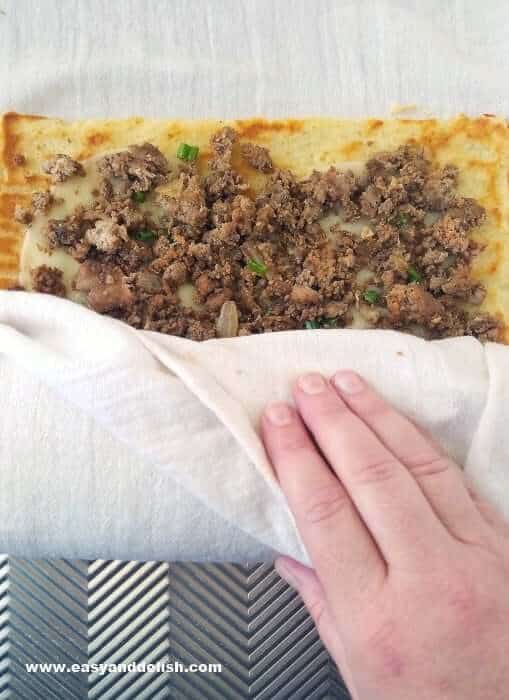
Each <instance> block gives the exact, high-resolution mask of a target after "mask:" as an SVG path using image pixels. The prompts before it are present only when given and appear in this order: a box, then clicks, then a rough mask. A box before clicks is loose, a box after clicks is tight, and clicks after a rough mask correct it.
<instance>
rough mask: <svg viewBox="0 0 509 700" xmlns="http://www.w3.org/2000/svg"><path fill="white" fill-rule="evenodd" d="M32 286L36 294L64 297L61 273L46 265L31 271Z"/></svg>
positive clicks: (55, 268)
mask: <svg viewBox="0 0 509 700" xmlns="http://www.w3.org/2000/svg"><path fill="white" fill-rule="evenodd" d="M32 286H33V288H34V289H35V291H36V292H42V293H43V294H53V296H56V297H65V296H66V289H65V285H64V279H63V273H62V270H59V269H58V267H48V266H47V265H40V266H39V267H36V268H35V270H32Z"/></svg>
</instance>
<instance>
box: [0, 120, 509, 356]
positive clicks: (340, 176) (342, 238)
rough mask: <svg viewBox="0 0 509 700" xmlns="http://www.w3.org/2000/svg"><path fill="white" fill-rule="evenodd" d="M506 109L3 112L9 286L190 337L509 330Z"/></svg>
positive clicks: (0, 191) (488, 335)
mask: <svg viewBox="0 0 509 700" xmlns="http://www.w3.org/2000/svg"><path fill="white" fill-rule="evenodd" d="M508 136H509V131H508V127H507V124H506V121H505V120H504V119H500V118H497V117H494V116H491V115H485V116H481V117H478V118H468V117H465V116H458V117H456V118H454V119H450V120H438V119H426V120H411V119H387V120H382V119H365V120H340V119H314V118H313V119H299V120H297V119H285V120H273V121H269V120H265V119H258V118H257V119H247V120H237V121H224V122H222V121H182V120H171V121H157V120H145V119H142V118H132V119H125V120H104V121H76V122H67V121H62V120H59V119H50V118H45V117H39V116H31V115H20V114H15V113H8V114H4V115H3V116H2V118H1V129H0V154H1V157H0V288H4V289H8V288H19V287H20V286H21V287H23V288H25V289H30V290H34V291H41V292H45V293H54V294H57V295H60V296H67V297H69V298H70V299H72V300H74V301H77V302H80V303H85V304H87V305H89V306H90V307H91V308H93V309H94V310H96V311H98V312H100V313H107V314H111V315H113V316H115V317H117V318H121V319H123V320H125V321H126V322H128V323H130V324H131V325H133V326H135V327H138V328H146V329H150V330H157V331H161V332H166V333H175V334H177V335H182V336H185V337H189V338H193V339H195V340H205V339H208V338H211V337H217V336H220V337H225V336H234V335H245V334H249V333H260V332H266V331H278V330H293V329H299V328H307V329H314V328H342V327H354V328H355V327H357V328H365V327H375V328H396V329H400V330H403V331H408V332H412V333H417V334H419V335H423V336H424V337H428V338H440V337H447V336H451V335H464V334H467V335H474V336H476V337H478V338H480V339H481V340H498V341H500V342H508V341H509V331H508V328H509V323H508V321H509V239H508V235H509V232H508V196H507V191H508V154H509V148H508V145H509V138H508Z"/></svg>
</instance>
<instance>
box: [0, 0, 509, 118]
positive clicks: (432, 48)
mask: <svg viewBox="0 0 509 700" xmlns="http://www.w3.org/2000/svg"><path fill="white" fill-rule="evenodd" d="M0 9H2V10H3V12H4V13H5V14H0V86H1V89H0V109H2V110H4V109H7V108H8V109H16V110H18V111H27V112H41V113H45V114H51V115H55V116H65V117H73V118H79V117H103V116H118V117H123V116H131V115H133V114H137V115H144V116H151V117H213V116H218V117H220V116H222V117H236V116H251V115H258V114H266V115H268V116H285V115H310V114H329V115H344V116H371V115H383V114H387V110H388V109H389V107H390V105H391V104H392V103H393V102H400V103H413V102H416V103H418V104H419V105H420V106H423V107H425V108H427V109H430V110H432V111H434V112H436V113H439V114H451V113H454V112H456V111H458V110H461V111H465V112H467V113H472V114H475V113H478V112H498V113H503V114H506V113H508V112H509V107H508V100H509V97H508V90H507V88H506V83H507V75H508V74H509V49H508V47H509V42H508V37H509V7H508V4H507V2H505V1H504V0H482V1H481V2H479V0H464V1H461V0H456V1H453V0H425V1H424V2H423V1H422V0H407V1H405V0H344V1H341V0H336V1H334V0H316V1H314V2H310V1H309V0H173V1H172V0H169V1H167V2H164V1H161V0H143V1H142V0H110V1H109V2H107V1H105V0H83V1H81V2H79V1H76V0H45V1H43V2H41V1H39V2H37V1H30V0H0Z"/></svg>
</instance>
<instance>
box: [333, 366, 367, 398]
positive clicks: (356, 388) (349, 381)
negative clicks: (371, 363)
mask: <svg viewBox="0 0 509 700" xmlns="http://www.w3.org/2000/svg"><path fill="white" fill-rule="evenodd" d="M332 381H333V382H334V386H335V387H336V388H337V389H339V391H341V392H342V393H343V394H358V393H359V392H360V391H362V390H363V389H364V386H365V385H364V381H363V380H362V379H361V378H360V377H359V375H358V374H355V372H349V371H346V372H338V373H337V374H335V375H334V377H333V379H332Z"/></svg>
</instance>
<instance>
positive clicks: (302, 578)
mask: <svg viewBox="0 0 509 700" xmlns="http://www.w3.org/2000/svg"><path fill="white" fill-rule="evenodd" d="M275 569H276V571H277V573H278V574H279V575H280V576H281V578H282V579H284V580H285V581H286V583H287V584H288V585H289V586H291V587H292V588H295V590H296V591H297V592H298V593H299V595H300V597H301V598H302V600H303V602H304V605H305V606H306V608H307V611H308V613H309V614H310V615H311V617H312V618H313V621H314V623H315V625H316V627H317V629H318V631H319V632H320V636H321V630H320V627H321V625H322V624H323V622H324V619H323V618H324V615H325V614H326V611H327V603H326V600H325V593H324V590H323V588H322V584H321V583H320V581H319V580H318V576H317V575H316V574H315V572H314V570H313V569H310V568H309V567H308V566H304V564H301V563H300V562H298V561H296V560H295V559H292V558H291V557H278V558H277V559H276V562H275Z"/></svg>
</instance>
